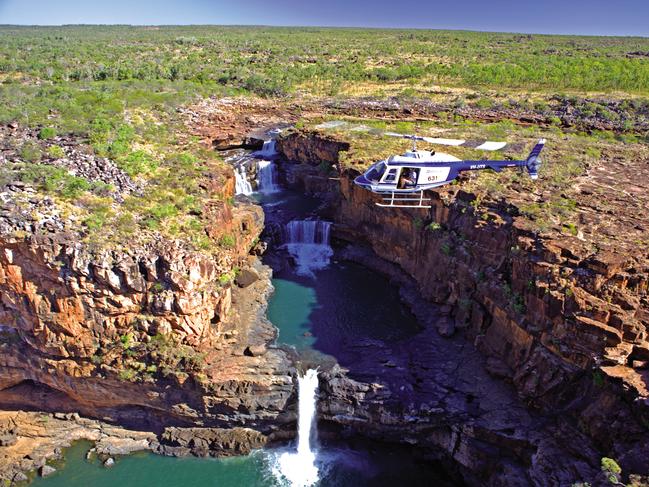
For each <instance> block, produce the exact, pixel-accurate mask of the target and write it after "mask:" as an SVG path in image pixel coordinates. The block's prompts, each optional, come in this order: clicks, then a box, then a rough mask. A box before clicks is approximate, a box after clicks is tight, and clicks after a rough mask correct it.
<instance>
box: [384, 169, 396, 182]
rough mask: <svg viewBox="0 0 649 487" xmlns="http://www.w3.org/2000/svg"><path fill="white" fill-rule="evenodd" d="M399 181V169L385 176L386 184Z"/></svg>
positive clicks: (391, 170) (392, 170) (390, 171)
mask: <svg viewBox="0 0 649 487" xmlns="http://www.w3.org/2000/svg"><path fill="white" fill-rule="evenodd" d="M396 179H397V169H390V170H389V171H388V174H387V175H386V176H385V180H384V181H383V182H384V183H394V182H395V181H396Z"/></svg>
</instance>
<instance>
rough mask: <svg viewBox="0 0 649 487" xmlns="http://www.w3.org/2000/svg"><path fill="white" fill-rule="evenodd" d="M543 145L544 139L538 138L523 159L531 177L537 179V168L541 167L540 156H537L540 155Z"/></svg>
mask: <svg viewBox="0 0 649 487" xmlns="http://www.w3.org/2000/svg"><path fill="white" fill-rule="evenodd" d="M544 146H545V139H541V140H539V141H538V143H537V144H536V145H535V146H534V148H533V149H532V152H530V155H529V156H527V159H526V160H525V167H526V168H527V172H528V173H529V175H530V178H532V179H537V178H538V177H539V169H540V168H541V158H540V157H539V156H540V155H541V151H542V150H543V147H544Z"/></svg>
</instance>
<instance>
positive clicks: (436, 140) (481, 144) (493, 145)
mask: <svg viewBox="0 0 649 487" xmlns="http://www.w3.org/2000/svg"><path fill="white" fill-rule="evenodd" d="M383 135H388V136H390V137H401V138H402V139H409V140H422V141H424V142H428V143H430V144H436V145H449V146H455V147H459V146H464V147H468V148H470V149H477V150H486V151H496V150H500V149H502V148H504V147H505V146H506V145H507V142H495V141H492V140H465V139H446V138H441V137H421V136H419V135H411V134H399V133H397V132H383Z"/></svg>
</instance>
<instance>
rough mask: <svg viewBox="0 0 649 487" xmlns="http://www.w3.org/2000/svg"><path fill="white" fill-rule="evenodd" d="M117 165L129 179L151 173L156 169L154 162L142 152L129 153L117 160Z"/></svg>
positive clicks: (156, 164)
mask: <svg viewBox="0 0 649 487" xmlns="http://www.w3.org/2000/svg"><path fill="white" fill-rule="evenodd" d="M117 165H118V166H119V167H120V169H122V170H123V171H124V172H126V173H127V174H128V175H129V176H131V177H134V176H137V175H139V174H147V173H151V172H153V171H154V170H155V169H156V168H157V167H158V163H157V162H156V160H155V159H153V157H151V156H150V155H149V154H147V153H146V152H145V151H143V150H138V151H135V152H131V153H130V154H129V155H128V156H125V157H122V158H119V159H118V160H117Z"/></svg>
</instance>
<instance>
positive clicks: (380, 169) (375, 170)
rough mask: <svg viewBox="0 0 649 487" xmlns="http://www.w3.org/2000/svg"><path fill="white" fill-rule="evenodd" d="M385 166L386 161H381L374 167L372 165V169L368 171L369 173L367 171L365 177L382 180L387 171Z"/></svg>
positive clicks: (374, 180) (376, 180)
mask: <svg viewBox="0 0 649 487" xmlns="http://www.w3.org/2000/svg"><path fill="white" fill-rule="evenodd" d="M385 167H386V166H385V163H383V162H379V163H378V164H375V165H374V166H373V167H371V168H370V170H369V171H367V173H365V177H366V178H367V179H369V180H370V181H372V182H376V183H377V182H379V181H380V180H381V177H382V176H383V173H384V172H385Z"/></svg>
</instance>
